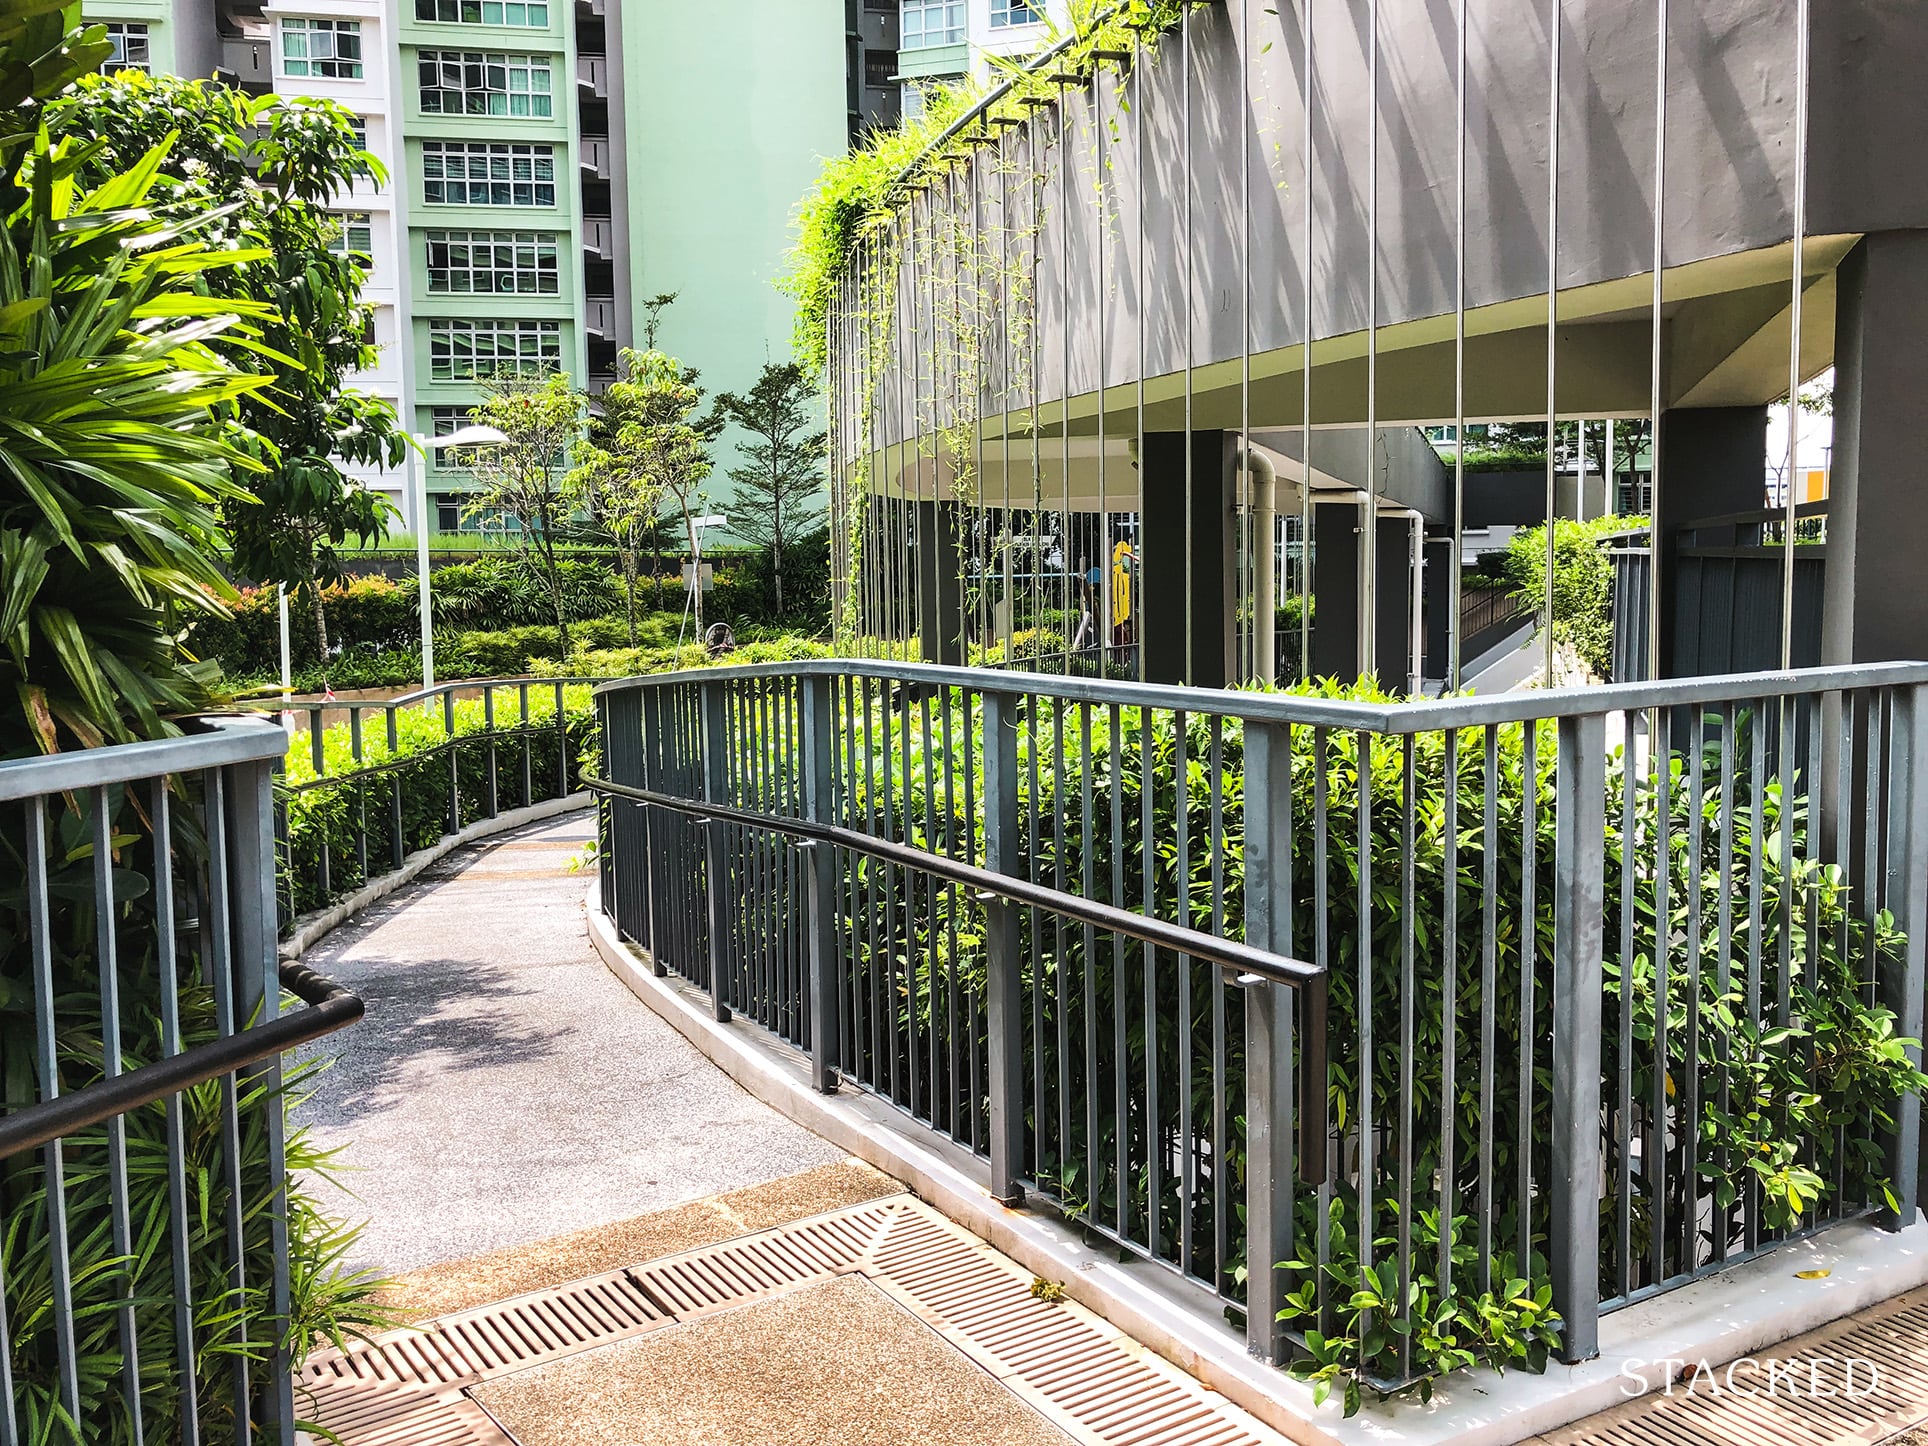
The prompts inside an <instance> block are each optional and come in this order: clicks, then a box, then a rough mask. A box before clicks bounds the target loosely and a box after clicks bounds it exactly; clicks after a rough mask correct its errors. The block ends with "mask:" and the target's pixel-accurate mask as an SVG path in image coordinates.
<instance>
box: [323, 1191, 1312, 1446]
mask: <svg viewBox="0 0 1928 1446" xmlns="http://www.w3.org/2000/svg"><path fill="white" fill-rule="evenodd" d="M839 1275H861V1276H863V1277H865V1278H866V1279H868V1280H870V1281H871V1282H873V1283H874V1284H875V1285H877V1286H878V1287H879V1288H881V1289H882V1290H884V1291H885V1292H886V1293H888V1294H889V1295H891V1296H892V1297H893V1298H895V1299H896V1300H897V1301H898V1302H899V1303H900V1304H901V1305H903V1306H904V1307H906V1308H907V1309H909V1310H910V1311H911V1312H912V1313H913V1314H915V1315H916V1316H918V1317H919V1318H920V1319H921V1320H923V1321H924V1322H925V1323H926V1324H928V1325H929V1326H930V1327H931V1328H932V1329H934V1330H935V1331H937V1332H938V1333H939V1334H940V1335H941V1336H943V1337H944V1339H946V1340H947V1341H949V1342H950V1343H951V1344H952V1345H953V1346H955V1347H956V1348H957V1349H959V1350H960V1351H962V1352H963V1353H964V1354H965V1355H967V1356H969V1357H970V1358H971V1359H972V1360H974V1361H976V1362H977V1363H978V1364H979V1365H981V1366H982V1367H984V1369H986V1370H987V1371H989V1372H990V1373H991V1374H992V1375H994V1376H996V1377H997V1378H998V1379H999V1380H1000V1381H1002V1382H1003V1383H1004V1384H1005V1385H1006V1386H1007V1387H1009V1388H1010V1389H1011V1390H1012V1391H1013V1392H1015V1393H1016V1394H1017V1395H1018V1396H1019V1397H1020V1398H1022V1399H1023V1400H1025V1401H1026V1402H1028V1403H1029V1404H1030V1405H1031V1406H1032V1407H1033V1408H1034V1409H1036V1410H1037V1411H1038V1412H1039V1413H1040V1414H1042V1415H1043V1416H1045V1417H1046V1418H1047V1419H1048V1420H1050V1421H1052V1422H1053V1423H1054V1424H1055V1425H1057V1426H1058V1427H1059V1428H1061V1429H1062V1430H1064V1431H1066V1432H1067V1433H1068V1434H1070V1435H1071V1436H1072V1438H1073V1439H1075V1440H1078V1441H1081V1442H1088V1443H1104V1446H1125V1443H1146V1446H1150V1443H1158V1446H1276V1443H1281V1441H1282V1438H1280V1437H1279V1436H1277V1435H1276V1434H1275V1433H1273V1432H1272V1431H1270V1430H1269V1429H1267V1428H1266V1427H1264V1426H1263V1425H1261V1424H1260V1423H1258V1422H1257V1421H1256V1420H1254V1419H1253V1418H1252V1417H1250V1416H1248V1415H1246V1414H1245V1413H1244V1412H1243V1411H1241V1410H1240V1409H1239V1408H1238V1407H1236V1406H1234V1405H1233V1404H1232V1403H1231V1402H1230V1401H1228V1400H1226V1399H1225V1398H1224V1397H1222V1396H1219V1395H1217V1394H1216V1393H1214V1392H1211V1391H1208V1390H1206V1389H1205V1388H1204V1387H1203V1386H1202V1385H1200V1384H1199V1383H1198V1382H1197V1381H1195V1380H1193V1379H1192V1378H1191V1377H1190V1376H1187V1375H1185V1374H1184V1373H1182V1372H1180V1371H1179V1370H1177V1369H1176V1368H1175V1367H1173V1366H1171V1365H1169V1364H1168V1363H1167V1362H1165V1361H1163V1360H1161V1359H1160V1358H1159V1357H1157V1356H1155V1355H1153V1354H1152V1353H1150V1352H1149V1351H1146V1350H1145V1349H1144V1348H1143V1347H1141V1346H1139V1345H1138V1344H1137V1343H1135V1342H1133V1341H1132V1340H1130V1339H1129V1338H1128V1337H1126V1336H1124V1335H1123V1334H1121V1333H1120V1332H1118V1331H1117V1330H1115V1329H1113V1328H1112V1327H1111V1326H1109V1325H1107V1324H1106V1323H1105V1322H1104V1321H1103V1320H1101V1319H1100V1318H1099V1317H1097V1316H1095V1315H1093V1314H1091V1313H1090V1312H1089V1311H1086V1310H1084V1309H1083V1308H1082V1307H1079V1306H1076V1305H1072V1304H1070V1303H1056V1304H1053V1303H1047V1302H1043V1301H1038V1300H1034V1299H1033V1298H1032V1296H1031V1277H1030V1275H1029V1274H1028V1273H1026V1272H1025V1271H1023V1270H1022V1269H1020V1268H1019V1267H1018V1266H1017V1265H1016V1264H1015V1263H1013V1262H1012V1261H1010V1260H1008V1259H1006V1258H1005V1257H1004V1256H1002V1255H999V1254H998V1253H997V1252H996V1251H994V1250H992V1249H991V1248H990V1247H989V1246H987V1245H985V1244H984V1243H983V1242H982V1241H980V1240H978V1239H977V1238H976V1237H975V1236H973V1235H971V1234H969V1233H968V1232H966V1231H964V1230H962V1229H960V1228H959V1227H958V1226H956V1225H953V1224H952V1223H951V1222H950V1221H948V1220H946V1219H944V1217H943V1216H941V1215H939V1214H938V1213H937V1212H936V1211H934V1210H932V1209H930V1208H929V1207H927V1206H925V1205H923V1204H921V1203H919V1202H918V1201H916V1200H913V1199H911V1198H910V1197H909V1196H897V1197H894V1198H891V1199H888V1200H884V1201H875V1202H871V1203H869V1204H865V1205H860V1206H857V1207H855V1208H852V1209H848V1210H841V1211H838V1212H836V1213H835V1214H832V1215H825V1216H820V1217H818V1218H816V1219H814V1220H806V1221H803V1222H800V1223H798V1224H795V1225H788V1226H785V1227H783V1228H781V1229H778V1230H771V1231H766V1232H764V1233H763V1234H760V1235H751V1236H746V1237H744V1238H743V1239H741V1240H734V1241H730V1242H728V1243H726V1244H723V1245H715V1246H710V1247H707V1248H705V1249H702V1250H695V1251H690V1252H689V1253H687V1254H684V1255H677V1256H670V1257H668V1258H666V1259H663V1260H658V1261H651V1262H648V1263H646V1264H643V1265H638V1266H634V1267H631V1268H630V1269H627V1270H621V1271H616V1272H613V1273H612V1274H608V1275H601V1276H596V1277H594V1278H592V1279H589V1280H581V1281H576V1282H573V1283H572V1284H569V1285H565V1286H560V1287H557V1288H555V1289H552V1290H544V1291H539V1292H536V1293H534V1294H531V1295H526V1296H521V1297H518V1298H517V1299H515V1300H510V1301H504V1302H502V1303H501V1304H499V1305H492V1306H487V1307H485V1308H483V1309H480V1310H473V1311H467V1312H464V1313H462V1314H460V1315H452V1316H445V1317H443V1318H442V1319H440V1320H436V1321H431V1322H428V1323H427V1324H425V1325H421V1326H415V1327H410V1328H408V1329H406V1330H400V1331H392V1332H389V1333H388V1334H386V1335H383V1336H379V1337H377V1338H375V1339H374V1340H372V1341H369V1342H366V1343H358V1344H357V1345H355V1346H354V1347H353V1348H351V1349H349V1350H346V1351H326V1352H322V1353H319V1354H317V1355H315V1356H313V1357H311V1358H310V1359H309V1361H308V1362H307V1364H306V1365H305V1366H304V1367H303V1369H302V1376H301V1379H302V1385H303V1387H304V1389H305V1392H306V1398H305V1399H304V1401H303V1414H304V1415H306V1416H311V1417H313V1418H314V1419H315V1420H317V1421H319V1422H320V1423H321V1424H323V1425H324V1426H326V1427H327V1428H328V1429H329V1430H330V1431H332V1432H334V1433H335V1434H336V1435H337V1436H338V1437H339V1439H340V1440H341V1442H342V1446H401V1443H404V1442H407V1443H421V1446H514V1443H513V1441H512V1440H511V1438H510V1437H509V1436H508V1435H507V1434H506V1433H505V1432H504V1431H503V1430H502V1428H501V1427H500V1426H499V1425H497V1424H496V1423H495V1422H494V1421H493V1420H492V1419H491V1418H490V1417H489V1416H488V1414H487V1412H485V1411H483V1410H482V1408H481V1407H480V1406H479V1405H478V1404H477V1403H476V1402H475V1401H474V1400H473V1399H472V1398H471V1397H470V1396H469V1395H468V1388H469V1387H471V1386H474V1385H477V1384H479V1383H481V1382H483V1381H486V1380H489V1379H492V1378H495V1377H499V1376H503V1375H507V1374H510V1373H512V1372H515V1371H520V1370H524V1369H526V1368H528V1367H530V1366H533V1365H537V1364H540V1363H542V1362H545V1361H550V1360H555V1359H557V1358H559V1357H562V1356H566V1355H573V1354H576V1353H577V1352H581V1351H586V1350H593V1349H595V1348H596V1347H598V1346H604V1345H609V1344H612V1343H614V1342H616V1341H621V1340H628V1339H631V1338H633V1337H635V1336H639V1335H643V1334H645V1333H647V1332H649V1331H654V1330H661V1329H663V1328H665V1327H668V1326H672V1325H675V1324H677V1323H679V1322H682V1321H690V1320H698V1319H701V1318H703V1317H705V1316H709V1315H714V1314H716V1313H718V1312H720V1311H726V1310H731V1309H734V1308H736V1307H738V1306H742V1305H746V1304H749V1303H750V1302H752V1301H757V1300H765V1299H768V1298H770V1297H771V1296H774V1295H778V1294H782V1293H784V1292H787V1291H790V1290H795V1289H798V1288H800V1287H803V1286H806V1285H811V1284H815V1283H818V1282H821V1281H825V1280H829V1279H831V1278H833V1277H835V1276H839Z"/></svg>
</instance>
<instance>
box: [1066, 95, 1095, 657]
mask: <svg viewBox="0 0 1928 1446" xmlns="http://www.w3.org/2000/svg"><path fill="white" fill-rule="evenodd" d="M1057 81H1058V296H1059V311H1058V327H1059V331H1060V333H1061V337H1060V340H1061V342H1062V346H1061V348H1060V350H1061V351H1062V353H1063V356H1064V379H1063V381H1062V382H1061V383H1060V392H1059V398H1058V437H1059V448H1058V450H1059V455H1060V459H1061V464H1062V466H1063V468H1064V475H1063V476H1062V477H1061V478H1059V481H1060V482H1061V483H1062V484H1063V486H1062V490H1061V495H1062V497H1063V501H1064V510H1063V511H1062V512H1060V513H1059V514H1058V562H1059V565H1060V567H1061V568H1062V570H1063V573H1064V576H1063V579H1062V581H1061V586H1060V592H1061V593H1062V596H1063V604H1062V606H1063V611H1062V612H1061V613H1060V618H1061V621H1060V622H1059V624H1058V627H1059V630H1060V631H1061V632H1062V631H1063V629H1064V627H1065V626H1066V624H1067V623H1068V622H1069V621H1070V614H1071V612H1072V609H1073V605H1074V603H1075V601H1076V589H1075V588H1074V587H1073V585H1072V576H1071V569H1072V567H1073V566H1075V565H1076V558H1075V554H1074V552H1073V550H1072V546H1071V96H1070V92H1069V91H1068V90H1066V88H1065V76H1064V72H1062V71H1060V72H1059V73H1058V77H1057ZM1098 304H1099V305H1101V306H1102V305H1103V301H1102V299H1100V301H1099V303H1098ZM1071 643H1072V634H1070V633H1065V634H1064V671H1065V674H1066V676H1069V675H1070V673H1071Z"/></svg>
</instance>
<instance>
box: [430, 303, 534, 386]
mask: <svg viewBox="0 0 1928 1446" xmlns="http://www.w3.org/2000/svg"><path fill="white" fill-rule="evenodd" d="M561 365H562V323H561V322H559V321H462V320H456V319H453V318H450V319H447V320H440V321H431V322H430V323H429V324H428V370H429V376H430V377H431V378H433V379H434V380H435V381H438V382H459V381H471V380H473V379H475V378H476V377H484V378H486V377H492V376H495V375H497V374H499V373H501V372H520V373H523V374H527V375H540V374H541V373H543V372H546V371H552V370H554V369H556V368H557V367H560V366H561Z"/></svg>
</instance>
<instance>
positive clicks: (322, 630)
mask: <svg viewBox="0 0 1928 1446" xmlns="http://www.w3.org/2000/svg"><path fill="white" fill-rule="evenodd" d="M308 596H309V597H311V598H312V599H314V604H315V657H316V658H317V659H318V660H319V662H320V664H321V688H322V691H323V692H324V693H325V692H327V691H328V605H327V604H326V603H324V602H323V601H322V600H321V585H320V584H319V583H317V582H316V581H315V578H314V574H313V573H310V574H309V575H308Z"/></svg>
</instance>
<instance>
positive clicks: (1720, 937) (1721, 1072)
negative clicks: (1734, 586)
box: [1713, 703, 1739, 1263]
mask: <svg viewBox="0 0 1928 1446" xmlns="http://www.w3.org/2000/svg"><path fill="white" fill-rule="evenodd" d="M1738 721H1739V720H1738V715H1737V713H1736V711H1735V708H1734V705H1733V704H1732V703H1723V704H1722V705H1721V710H1720V805H1719V811H1718V813H1717V815H1716V817H1717V819H1718V823H1717V825H1716V826H1717V827H1718V828H1719V830H1720V845H1719V849H1718V852H1717V854H1716V858H1717V860H1718V862H1717V863H1716V865H1715V867H1716V868H1718V869H1719V870H1720V872H1719V874H1718V876H1717V882H1716V884H1715V888H1714V893H1715V899H1716V905H1715V928H1716V931H1717V932H1716V939H1717V941H1718V942H1717V944H1716V946H1715V954H1714V991H1715V998H1716V1000H1717V1001H1718V1002H1719V1003H1720V1006H1721V1007H1722V1008H1725V1007H1726V1001H1727V998H1728V995H1729V994H1730V992H1731V991H1732V989H1733V983H1734V820H1735V815H1736V809H1735V806H1734V791H1735V789H1736V788H1737V787H1738V786H1739V779H1738V776H1737V773H1736V770H1735V759H1734V742H1735V739H1734V730H1735V728H1736V727H1737V726H1738ZM1715 1017H1716V1019H1718V1018H1719V1017H1720V1016H1719V1015H1718V1014H1717V1015H1716V1016H1715ZM1733 1046H1734V1041H1733V1036H1732V1031H1731V1030H1730V1029H1728V1028H1726V1027H1720V1028H1719V1033H1718V1036H1717V1038H1716V1041H1715V1054H1716V1057H1717V1058H1718V1060H1719V1068H1718V1071H1717V1074H1716V1079H1717V1082H1718V1088H1719V1091H1720V1112H1721V1114H1723V1115H1726V1114H1727V1113H1728V1109H1729V1106H1730V1105H1731V1103H1732V1091H1733V1078H1732V1072H1731V1067H1730V1064H1729V1060H1730V1058H1731V1055H1732V1051H1733ZM1715 1148H1716V1150H1717V1151H1718V1158H1719V1159H1720V1173H1721V1175H1722V1176H1723V1177H1725V1178H1729V1179H1731V1178H1732V1174H1731V1171H1732V1166H1733V1157H1732V1154H1731V1152H1730V1151H1729V1150H1728V1147H1727V1141H1726V1138H1725V1136H1724V1135H1723V1136H1721V1137H1718V1138H1717V1141H1716V1145H1715ZM1733 1233H1734V1208H1733V1206H1727V1207H1725V1208H1723V1207H1720V1206H1718V1205H1717V1206H1716V1207H1715V1210H1714V1241H1713V1244H1714V1260H1715V1261H1716V1262H1717V1263H1718V1262H1722V1261H1725V1260H1726V1259H1727V1256H1728V1252H1729V1250H1730V1248H1731V1246H1732V1239H1733Z"/></svg>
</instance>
